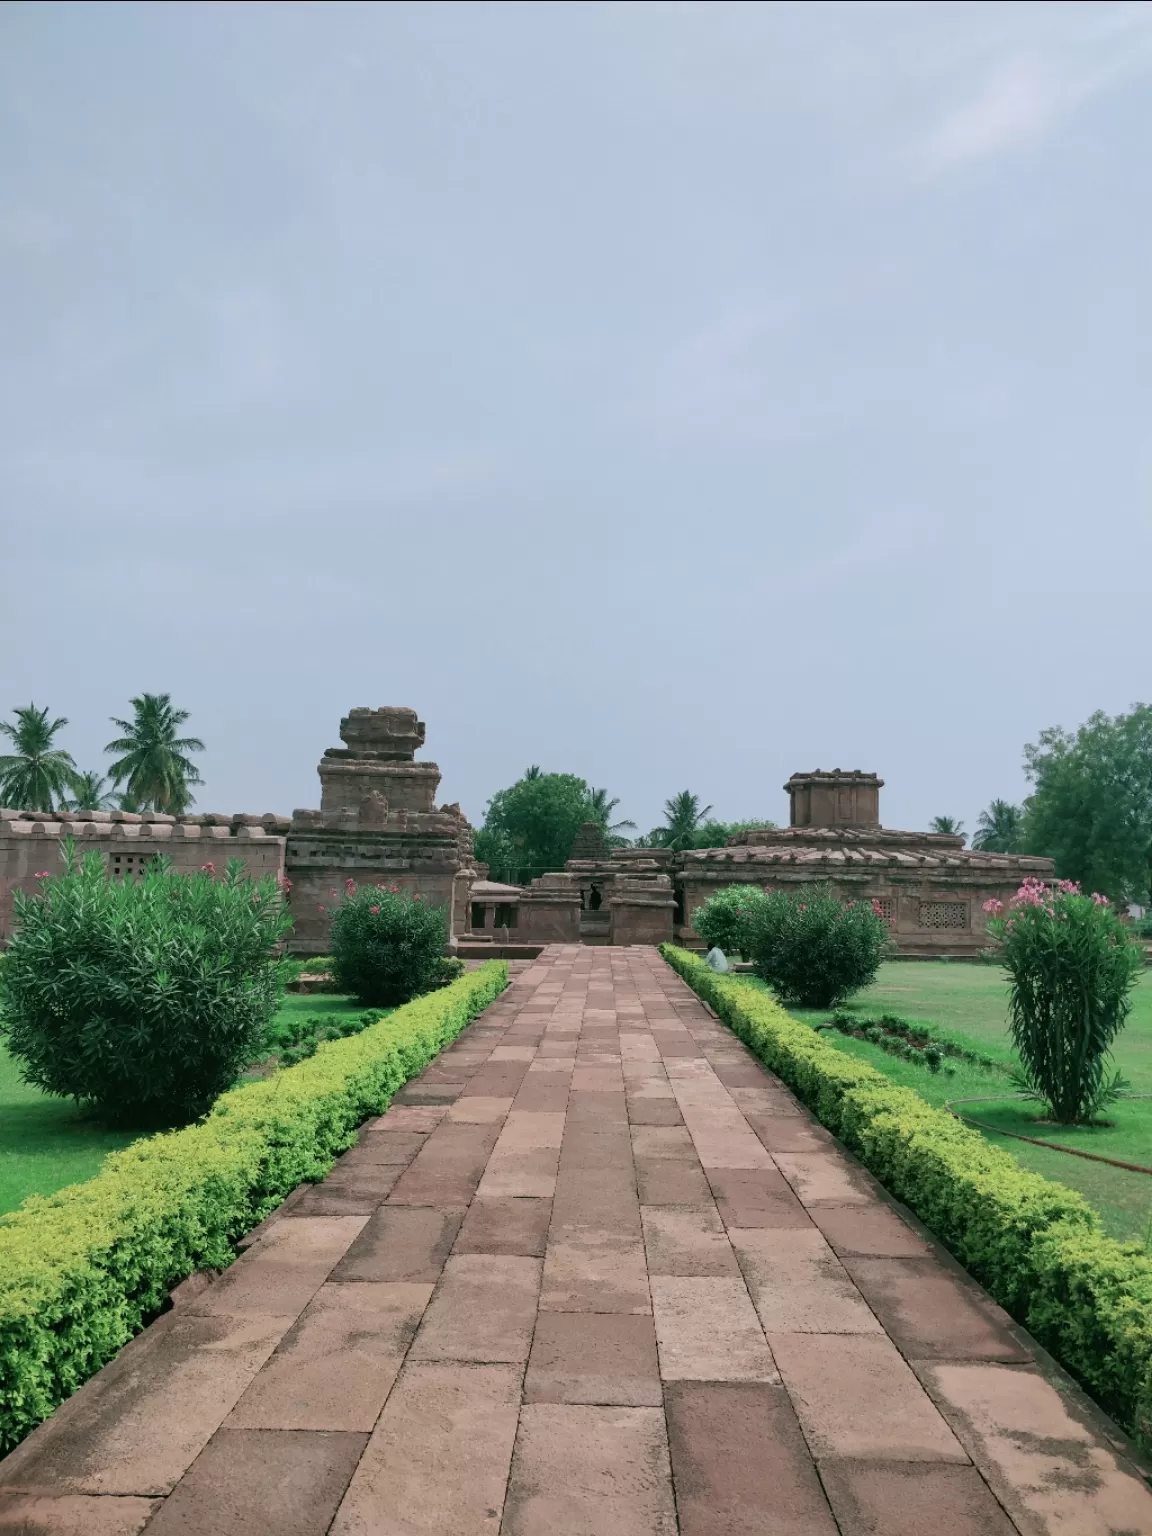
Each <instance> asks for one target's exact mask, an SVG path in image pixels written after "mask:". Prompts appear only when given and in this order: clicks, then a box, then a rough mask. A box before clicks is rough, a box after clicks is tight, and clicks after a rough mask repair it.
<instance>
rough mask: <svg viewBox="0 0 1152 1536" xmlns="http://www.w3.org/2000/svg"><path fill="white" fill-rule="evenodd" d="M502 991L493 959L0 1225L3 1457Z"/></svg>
mask: <svg viewBox="0 0 1152 1536" xmlns="http://www.w3.org/2000/svg"><path fill="white" fill-rule="evenodd" d="M507 984H508V967H507V965H506V964H504V963H503V962H502V961H490V962H489V963H488V964H487V965H484V966H482V967H481V968H480V969H479V970H477V971H474V972H472V973H470V974H469V975H466V976H462V977H461V978H460V979H459V980H458V981H455V982H453V983H452V985H451V986H448V987H445V988H443V989H442V990H440V991H437V992H432V993H430V994H429V995H428V996H426V997H420V998H417V999H416V1000H415V1002H411V1003H407V1004H405V1005H404V1006H403V1007H402V1008H398V1009H397V1010H396V1011H395V1012H394V1013H392V1014H390V1015H389V1016H388V1017H387V1018H384V1019H381V1021H380V1022H379V1023H378V1024H373V1025H370V1026H369V1027H368V1028H367V1029H366V1030H364V1031H363V1032H362V1033H361V1034H358V1035H353V1036H351V1037H350V1038H348V1039H346V1040H334V1041H331V1042H330V1043H328V1044H325V1045H321V1046H320V1048H319V1049H318V1050H317V1052H316V1054H315V1056H312V1057H310V1058H309V1059H308V1060H307V1061H303V1062H301V1063H300V1064H299V1065H298V1066H295V1067H290V1068H288V1069H287V1070H285V1071H282V1072H278V1073H276V1074H275V1076H273V1077H270V1078H268V1079H266V1080H265V1081H263V1082H258V1083H247V1084H245V1085H244V1086H243V1087H241V1088H235V1089H233V1090H232V1092H230V1093H226V1094H224V1095H223V1096H222V1097H221V1098H220V1099H218V1100H217V1102H216V1104H215V1106H214V1108H213V1110H212V1112H211V1114H209V1115H207V1116H206V1117H205V1118H204V1119H203V1120H201V1121H200V1122H198V1123H197V1124H196V1125H192V1126H189V1127H187V1128H186V1129H185V1130H182V1131H173V1132H171V1133H168V1134H166V1135H161V1136H153V1137H150V1138H148V1139H147V1140H142V1141H138V1142H136V1143H134V1144H133V1145H132V1146H130V1147H128V1148H126V1149H125V1150H124V1151H123V1152H116V1153H113V1154H112V1155H111V1156H110V1157H109V1158H108V1159H107V1160H106V1162H105V1164H104V1167H103V1169H102V1170H101V1172H100V1173H99V1174H98V1175H97V1176H96V1178H94V1179H89V1180H88V1181H87V1182H86V1183H84V1184H74V1185H73V1186H72V1187H71V1188H69V1189H63V1190H61V1191H59V1193H58V1194H55V1195H49V1196H33V1197H32V1198H30V1199H28V1200H26V1201H25V1202H24V1204H23V1205H22V1206H21V1207H20V1208H19V1210H17V1211H13V1212H12V1213H11V1214H9V1215H7V1216H3V1217H0V1450H8V1449H10V1448H11V1447H12V1446H13V1445H15V1444H16V1443H17V1441H19V1440H20V1439H22V1438H23V1436H24V1435H26V1434H27V1433H28V1431H29V1430H30V1429H33V1428H34V1427H35V1426H36V1425H37V1424H38V1423H40V1421H41V1420H42V1419H44V1418H46V1417H47V1416H48V1415H49V1414H50V1413H51V1412H52V1411H53V1409H54V1408H55V1407H56V1406H57V1404H59V1403H60V1402H62V1401H63V1399H64V1398H66V1397H68V1396H69V1394H70V1393H72V1392H74V1391H75V1390H76V1388H77V1387H78V1386H80V1385H81V1383H82V1382H84V1381H86V1380H87V1379H88V1377H89V1376H91V1375H92V1374H93V1373H94V1372H95V1371H97V1370H99V1369H100V1367H101V1366H102V1365H103V1364H104V1363H105V1361H107V1360H109V1359H111V1357H112V1356H113V1355H114V1354H115V1353H116V1351H117V1350H118V1349H120V1348H121V1347H122V1346H123V1345H124V1344H125V1343H126V1342H127V1340H128V1339H130V1338H131V1337H132V1336H133V1335H134V1334H135V1333H137V1332H138V1331H139V1329H140V1328H141V1327H142V1326H143V1324H144V1323H145V1322H146V1321H147V1319H148V1318H149V1316H150V1315H152V1314H154V1313H155V1312H156V1311H157V1309H158V1308H159V1307H160V1306H161V1305H162V1304H163V1302H164V1300H165V1298H166V1297H167V1295H168V1292H169V1291H170V1290H171V1289H172V1287H173V1286H174V1285H175V1284H176V1283H177V1282H178V1281H180V1280H182V1279H183V1278H184V1277H185V1276H186V1275H189V1274H191V1273H192V1272H193V1271H194V1270H197V1269H204V1268H222V1267H224V1266H225V1265H227V1264H230V1263H231V1262H232V1260H233V1259H234V1258H235V1256H236V1253H235V1243H236V1241H237V1239H238V1238H240V1237H242V1236H243V1235H244V1233H246V1232H248V1231H250V1230H251V1229H252V1227H254V1226H255V1225H256V1223H257V1222H258V1221H260V1220H262V1219H263V1217H265V1216H267V1215H268V1213H269V1212H270V1211H272V1210H274V1209H275V1208H276V1206H277V1205H279V1204H280V1202H281V1201H282V1200H283V1199H284V1197H285V1195H287V1194H289V1193H290V1191H291V1190H293V1189H295V1188H296V1186H297V1185H298V1184H301V1183H303V1182H305V1181H308V1180H317V1179H322V1178H323V1177H324V1175H325V1174H326V1173H327V1172H328V1170H329V1169H330V1168H331V1167H332V1164H333V1162H334V1161H335V1159H336V1157H337V1155H338V1154H339V1153H340V1152H343V1151H344V1150H345V1149H346V1148H347V1147H349V1146H351V1145H352V1143H353V1142H354V1141H355V1139H356V1134H357V1130H358V1128H359V1126H360V1125H361V1124H362V1123H363V1122H364V1121H365V1120H366V1119H367V1118H368V1117H369V1116H370V1115H376V1114H381V1113H383V1111H384V1110H385V1109H386V1108H387V1107H388V1104H389V1102H390V1100H391V1099H392V1096H393V1094H395V1093H396V1091H397V1089H399V1088H400V1087H402V1086H403V1084H404V1083H405V1082H407V1080H408V1079H409V1078H410V1077H413V1076H415V1074H416V1073H418V1072H420V1071H422V1069H423V1068H424V1067H425V1066H426V1065H427V1063H428V1062H429V1061H431V1059H432V1058H433V1057H434V1056H435V1055H436V1053H437V1052H438V1051H440V1050H441V1049H442V1048H443V1047H444V1046H445V1045H447V1044H448V1043H449V1042H450V1041H451V1040H453V1039H455V1037H456V1036H457V1035H458V1034H459V1033H460V1031H461V1030H462V1029H463V1028H464V1026H465V1025H466V1024H467V1023H468V1021H469V1020H470V1019H471V1018H473V1017H474V1016H475V1015H476V1014H477V1013H478V1012H479V1011H480V1010H481V1009H482V1008H484V1007H486V1006H487V1004H488V1003H490V1002H491V1001H492V999H493V998H494V997H496V996H498V995H499V993H500V992H502V991H503V990H504V988H505V987H506V986H507Z"/></svg>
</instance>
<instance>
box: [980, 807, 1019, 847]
mask: <svg viewBox="0 0 1152 1536" xmlns="http://www.w3.org/2000/svg"><path fill="white" fill-rule="evenodd" d="M1023 838H1024V812H1023V809H1022V808H1021V807H1020V806H1018V805H1012V804H1011V803H1010V802H1009V801H1007V800H993V802H992V804H991V805H990V806H989V807H988V809H987V810H986V811H981V812H980V815H979V816H978V817H977V818H976V831H975V833H974V834H973V837H972V846H973V848H976V849H979V851H980V852H981V853H1019V852H1020V850H1021V848H1022V847H1023Z"/></svg>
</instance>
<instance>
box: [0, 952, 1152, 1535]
mask: <svg viewBox="0 0 1152 1536" xmlns="http://www.w3.org/2000/svg"><path fill="white" fill-rule="evenodd" d="M141 1530H146V1531H147V1532H148V1533H149V1536H175V1533H183V1536H193V1533H195V1536H322V1533H325V1532H331V1533H332V1536H421V1533H427V1536H433V1533H435V1536H480V1533H489V1536H497V1533H500V1536H656V1533H659V1536H672V1533H675V1532H682V1533H684V1536H753V1533H756V1536H760V1533H773V1536H834V1533H836V1532H840V1533H842V1536H923V1533H926V1532H927V1533H931V1536H1011V1533H1013V1532H1020V1533H1023V1536H1106V1533H1111V1536H1118V1533H1126V1536H1127V1533H1152V1494H1150V1493H1149V1491H1148V1489H1147V1487H1146V1486H1145V1484H1144V1482H1143V1481H1142V1480H1141V1479H1140V1476H1139V1474H1138V1473H1137V1472H1136V1470H1135V1469H1134V1468H1133V1467H1132V1466H1131V1465H1130V1464H1129V1463H1127V1462H1126V1461H1124V1460H1123V1458H1122V1457H1121V1456H1120V1455H1118V1454H1117V1452H1116V1448H1115V1447H1113V1446H1111V1445H1110V1444H1109V1441H1108V1438H1107V1428H1106V1426H1103V1425H1102V1423H1101V1421H1099V1420H1097V1419H1096V1418H1095V1417H1094V1416H1093V1415H1091V1414H1089V1413H1085V1412H1084V1411H1083V1410H1082V1409H1081V1408H1080V1407H1078V1406H1077V1401H1076V1399H1075V1396H1074V1395H1069V1394H1065V1393H1062V1392H1061V1391H1059V1390H1057V1388H1056V1387H1055V1386H1053V1385H1052V1384H1051V1383H1050V1381H1049V1379H1048V1377H1047V1376H1046V1375H1045V1373H1044V1370H1043V1368H1042V1367H1040V1366H1038V1364H1037V1363H1036V1361H1035V1360H1034V1358H1033V1354H1032V1352H1031V1351H1030V1349H1029V1347H1028V1344H1027V1341H1026V1340H1024V1339H1023V1338H1022V1336H1021V1335H1020V1334H1019V1332H1018V1331H1017V1330H1015V1329H1014V1328H1013V1327H1012V1325H1011V1324H1010V1323H1009V1321H1008V1319H1007V1318H1006V1317H1005V1316H1004V1314H1003V1313H1001V1312H1000V1311H999V1310H998V1309H997V1308H996V1307H995V1306H994V1305H993V1304H992V1303H991V1302H990V1301H989V1300H988V1299H987V1297H985V1296H984V1295H983V1294H982V1293H981V1292H980V1291H978V1290H977V1289H976V1288H975V1287H974V1286H972V1285H971V1283H970V1282H969V1281H967V1280H966V1278H965V1277H963V1276H962V1275H961V1274H960V1273H959V1272H958V1271H957V1270H956V1268H955V1266H953V1265H952V1264H951V1262H950V1261H949V1260H948V1259H947V1258H946V1256H942V1255H939V1254H937V1253H935V1252H934V1251H933V1249H932V1248H931V1247H930V1245H929V1244H928V1243H926V1242H925V1241H924V1240H922V1238H921V1237H920V1236H919V1235H918V1234H917V1233H916V1232H915V1231H913V1230H912V1229H911V1228H910V1227H909V1226H908V1225H906V1224H905V1223H904V1222H903V1221H902V1220H901V1219H900V1218H899V1216H898V1215H897V1213H896V1212H895V1211H894V1210H893V1209H892V1208H891V1206H889V1205H888V1204H887V1203H886V1202H885V1201H884V1199H883V1198H882V1196H881V1195H880V1193H879V1192H878V1191H877V1190H876V1188H875V1187H874V1186H873V1185H872V1183H871V1182H870V1181H869V1179H868V1177H867V1176H866V1175H865V1174H864V1173H863V1172H862V1171H861V1169H860V1168H859V1166H858V1165H857V1164H856V1163H854V1162H853V1161H852V1159H850V1158H849V1157H847V1156H846V1155H845V1154H844V1153H842V1152H841V1151H839V1150H838V1149H837V1147H836V1146H835V1144H834V1143H833V1142H831V1141H830V1139H829V1137H828V1136H827V1134H826V1133H825V1132H824V1131H823V1130H822V1129H821V1128H820V1126H819V1125H817V1124H816V1123H815V1122H814V1121H813V1120H812V1119H811V1117H810V1116H809V1115H808V1114H807V1113H806V1112H805V1111H804V1110H803V1109H802V1108H801V1107H800V1106H799V1105H798V1104H797V1103H796V1101H795V1100H794V1099H792V1098H791V1096H790V1095H789V1094H788V1093H787V1091H786V1090H785V1089H784V1088H783V1087H782V1085H781V1084H780V1083H779V1082H778V1081H777V1080H776V1079H774V1078H772V1077H771V1076H769V1075H768V1074H767V1073H766V1072H764V1071H763V1069H762V1068H761V1067H760V1066H759V1065H758V1064H757V1063H756V1062H755V1061H754V1060H753V1058H752V1057H751V1056H750V1055H749V1054H748V1052H746V1051H745V1050H744V1048H743V1046H741V1045H740V1043H739V1042H738V1041H737V1040H735V1039H734V1038H733V1036H732V1035H731V1034H730V1033H729V1032H728V1031H727V1030H726V1029H724V1028H723V1026H721V1025H720V1024H719V1023H717V1022H716V1020H715V1019H714V1018H713V1017H712V1016H711V1015H710V1014H709V1013H708V1012H707V1010H706V1009H705V1008H704V1007H703V1006H702V1005H701V1004H700V1003H699V1002H698V1001H697V999H696V998H695V997H694V996H693V995H692V994H691V992H689V991H688V989H687V988H686V987H685V986H684V985H683V983H682V982H681V981H680V980H679V978H678V977H677V976H675V975H674V973H673V972H672V971H671V970H669V969H668V967H667V966H666V965H665V964H664V963H663V961H662V960H661V959H660V958H659V956H658V955H657V954H656V952H655V951H654V950H646V949H582V948H578V947H572V948H560V947H555V948H552V949H549V950H547V951H545V953H544V954H543V955H542V956H541V958H540V960H539V961H538V962H536V963H535V964H534V965H532V966H531V967H529V968H527V969H525V970H523V971H522V972H521V974H520V975H519V976H517V977H516V979H515V980H514V983H513V985H512V986H511V987H510V988H509V990H508V991H507V992H506V993H505V994H504V996H503V997H501V998H500V999H499V1000H498V1001H497V1002H496V1003H495V1004H494V1005H493V1006H492V1007H491V1008H489V1009H488V1011H487V1012H486V1013H485V1014H484V1015H483V1016H482V1017H481V1018H480V1019H479V1020H478V1021H477V1022H476V1023H475V1024H474V1025H472V1027H471V1028H470V1029H468V1030H467V1031H466V1032H465V1033H464V1035H462V1036H461V1037H460V1039H459V1040H458V1041H457V1043H456V1044H455V1045H453V1046H452V1047H451V1049H449V1050H448V1051H446V1052H445V1053H444V1055H443V1056H442V1057H440V1058H439V1060H438V1061H436V1062H435V1063H433V1065H432V1066H431V1067H430V1068H429V1069H428V1071H427V1072H425V1073H424V1075H423V1077H422V1078H420V1079H419V1080H417V1081H415V1082H413V1083H411V1084H409V1085H408V1087H407V1088H405V1089H404V1091H403V1092H402V1093H401V1094H400V1095H399V1097H398V1099H397V1100H396V1102H395V1103H394V1105H393V1106H392V1108H391V1109H390V1110H389V1111H388V1113H387V1114H386V1115H384V1116H383V1117H382V1118H381V1119H379V1120H377V1121H375V1122H374V1123H373V1124H372V1125H371V1126H370V1127H368V1128H367V1129H366V1131H365V1133H364V1135H363V1137H362V1139H361V1142H360V1145H359V1146H357V1147H356V1148H355V1149H353V1150H352V1151H351V1152H349V1153H348V1154H347V1155H346V1156H345V1157H344V1158H343V1159H342V1160H341V1162H340V1165H339V1166H338V1167H337V1168H336V1169H335V1170H334V1171H333V1173H332V1174H331V1176H330V1177H329V1178H328V1179H327V1180H326V1181H325V1183H324V1184H322V1185H320V1186H318V1187H316V1188H315V1189H311V1190H308V1191H305V1192H300V1193H298V1195H297V1196H296V1197H294V1198H293V1199H292V1200H291V1201H290V1202H288V1203H287V1205H286V1207H284V1208H282V1210H281V1212H280V1213H277V1215H276V1216H275V1217H274V1218H272V1219H271V1220H270V1221H269V1222H268V1223H266V1224H265V1227H264V1229H263V1230H262V1231H259V1232H258V1233H257V1234H255V1237H254V1240H253V1241H252V1243H251V1245H250V1246H249V1247H248V1248H247V1250H246V1252H245V1253H244V1254H243V1256H242V1257H241V1258H240V1259H239V1260H238V1261H237V1263H236V1264H235V1265H234V1266H233V1268H231V1269H230V1270H229V1271H228V1272H227V1273H226V1274H225V1275H224V1276H223V1277H221V1279H219V1280H218V1281H217V1282H216V1283H215V1284H212V1285H210V1286H208V1287H207V1288H206V1289H202V1290H200V1291H198V1292H197V1289H196V1287H195V1286H189V1287H185V1294H184V1295H182V1296H181V1297H180V1298H178V1305H177V1306H176V1307H175V1308H174V1309H173V1311H172V1312H170V1313H169V1314H167V1315H166V1316H165V1317H163V1318H162V1319H161V1320H160V1321H159V1322H158V1323H156V1324H155V1325H154V1326H153V1327H152V1328H150V1329H148V1330H147V1332H146V1333H144V1334H142V1335H141V1336H140V1338H138V1339H137V1340H135V1341H134V1342H133V1343H132V1344H130V1345H129V1346H128V1347H127V1348H126V1349H125V1350H124V1351H123V1352H122V1353H121V1354H120V1356H119V1357H118V1358H117V1359H116V1360H115V1361H113V1362H112V1364H110V1365H109V1366H108V1367H106V1369H105V1370H104V1371H102V1372H101V1373H100V1375H99V1376H97V1377H96V1378H95V1379H94V1380H93V1381H92V1382H90V1383H89V1384H88V1385H87V1386H86V1387H84V1388H83V1389H82V1390H81V1391H80V1392H79V1393H77V1395H76V1396H75V1397H74V1398H73V1399H72V1400H71V1401H70V1402H69V1403H67V1404H66V1405H65V1406H64V1407H63V1408H62V1409H61V1410H60V1412H59V1413H58V1414H57V1415H56V1416H55V1418H54V1419H53V1420H52V1421H50V1422H49V1423H48V1424H45V1425H43V1426H42V1427H41V1428H40V1429H39V1430H38V1431H37V1432H36V1433H35V1434H34V1435H32V1436H31V1437H30V1438H29V1439H28V1440H27V1441H26V1442H25V1444H24V1445H23V1446H21V1447H20V1448H19V1449H18V1450H17V1451H16V1452H14V1453H13V1454H12V1455H11V1456H10V1457H9V1458H8V1460H7V1461H6V1462H4V1463H3V1465H2V1466H0V1531H5V1532H11V1531H19V1532H23V1533H25V1536H133V1533H136V1532H139V1531H141Z"/></svg>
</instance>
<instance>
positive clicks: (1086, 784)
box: [1024, 704, 1152, 903]
mask: <svg viewBox="0 0 1152 1536" xmlns="http://www.w3.org/2000/svg"><path fill="white" fill-rule="evenodd" d="M1024 765H1025V769H1026V771H1027V773H1028V777H1029V778H1030V779H1031V780H1032V782H1033V784H1034V785H1035V788H1034V790H1033V792H1032V794H1031V795H1030V796H1029V798H1028V802H1027V807H1026V810H1027V815H1026V818H1025V828H1024V846H1025V849H1026V851H1027V852H1028V853H1041V854H1046V855H1047V856H1048V857H1049V858H1052V859H1055V860H1056V872H1057V874H1059V875H1060V876H1061V877H1062V878H1064V879H1066V880H1077V881H1079V883H1080V884H1081V885H1082V886H1083V887H1084V889H1085V890H1086V891H1100V892H1102V893H1103V894H1104V895H1105V896H1108V897H1110V898H1111V899H1112V900H1113V901H1116V902H1128V901H1136V902H1143V903H1146V902H1147V901H1148V900H1149V897H1150V895H1152V705H1148V704H1134V705H1133V706H1132V709H1131V711H1130V713H1128V714H1126V715H1117V716H1115V718H1112V717H1110V716H1108V715H1106V714H1104V713H1103V711H1100V710H1098V711H1097V712H1096V713H1095V714H1094V715H1092V716H1091V717H1090V718H1089V719H1088V720H1087V721H1085V723H1084V724H1083V725H1082V726H1080V727H1079V728H1078V729H1077V730H1076V731H1075V732H1072V731H1065V730H1063V729H1062V728H1061V727H1060V726H1053V727H1052V728H1051V730H1047V731H1041V733H1040V737H1039V740H1038V741H1036V742H1034V743H1032V744H1031V745H1029V746H1027V747H1025V749H1024Z"/></svg>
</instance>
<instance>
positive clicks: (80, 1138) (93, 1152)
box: [0, 993, 388, 1213]
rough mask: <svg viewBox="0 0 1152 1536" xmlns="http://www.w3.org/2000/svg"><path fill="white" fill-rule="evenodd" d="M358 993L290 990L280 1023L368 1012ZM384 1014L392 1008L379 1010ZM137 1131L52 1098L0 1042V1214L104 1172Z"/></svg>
mask: <svg viewBox="0 0 1152 1536" xmlns="http://www.w3.org/2000/svg"><path fill="white" fill-rule="evenodd" d="M363 1011H364V1010H363V1007H362V1005H361V1004H359V1003H358V1002H356V1000H355V999H354V998H349V997H340V996H336V995H333V994H330V993H316V994H314V995H312V996H303V997H301V996H298V995H296V994H295V993H288V994H285V997H284V1000H283V1002H282V1004H281V1007H280V1009H279V1011H278V1012H277V1014H276V1018H275V1023H276V1024H290V1023H297V1022H299V1023H302V1022H303V1021H304V1020H305V1019H307V1018H312V1017H317V1018H323V1019H325V1020H326V1021H327V1020H331V1021H333V1022H334V1021H335V1020H336V1019H338V1018H342V1017H345V1016H347V1015H349V1014H360V1013H362V1012H363ZM379 1011H380V1014H381V1016H382V1015H383V1014H384V1013H386V1012H387V1011H388V1010H387V1009H381V1010H379ZM135 1139H136V1138H135V1134H134V1133H133V1132H132V1131H110V1130H108V1129H107V1127H106V1126H104V1125H102V1124H101V1123H100V1121H99V1120H98V1119H96V1118H95V1117H94V1116H93V1115H92V1114H90V1113H89V1112H88V1111H86V1110H82V1109H78V1108H77V1107H76V1105H74V1104H72V1103H71V1102H69V1101H68V1100H66V1099H54V1098H50V1097H49V1096H48V1095H47V1094H44V1093H41V1092H40V1090H39V1089H38V1088H29V1087H28V1085H27V1084H26V1083H22V1082H21V1081H20V1074H19V1071H18V1069H17V1066H16V1063H15V1062H14V1061H13V1060H12V1058H11V1056H9V1054H8V1052H7V1051H6V1050H5V1049H4V1048H3V1046H0V1213H3V1212H4V1211H11V1210H14V1209H15V1208H16V1206H18V1205H19V1204H20V1202H21V1200H23V1199H24V1197H25V1196H26V1195H50V1194H53V1193H54V1192H55V1191H56V1190H58V1189H63V1188H64V1186H65V1185H66V1184H77V1183H79V1182H80V1181H81V1180H83V1179H90V1178H91V1177H92V1176H93V1174H96V1173H99V1172H100V1165H101V1164H102V1163H103V1161H104V1158H105V1156H106V1155H107V1153H109V1152H113V1151H115V1150H116V1149H117V1148H119V1147H126V1146H127V1145H128V1143H129V1142H130V1141H134V1140H135Z"/></svg>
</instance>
